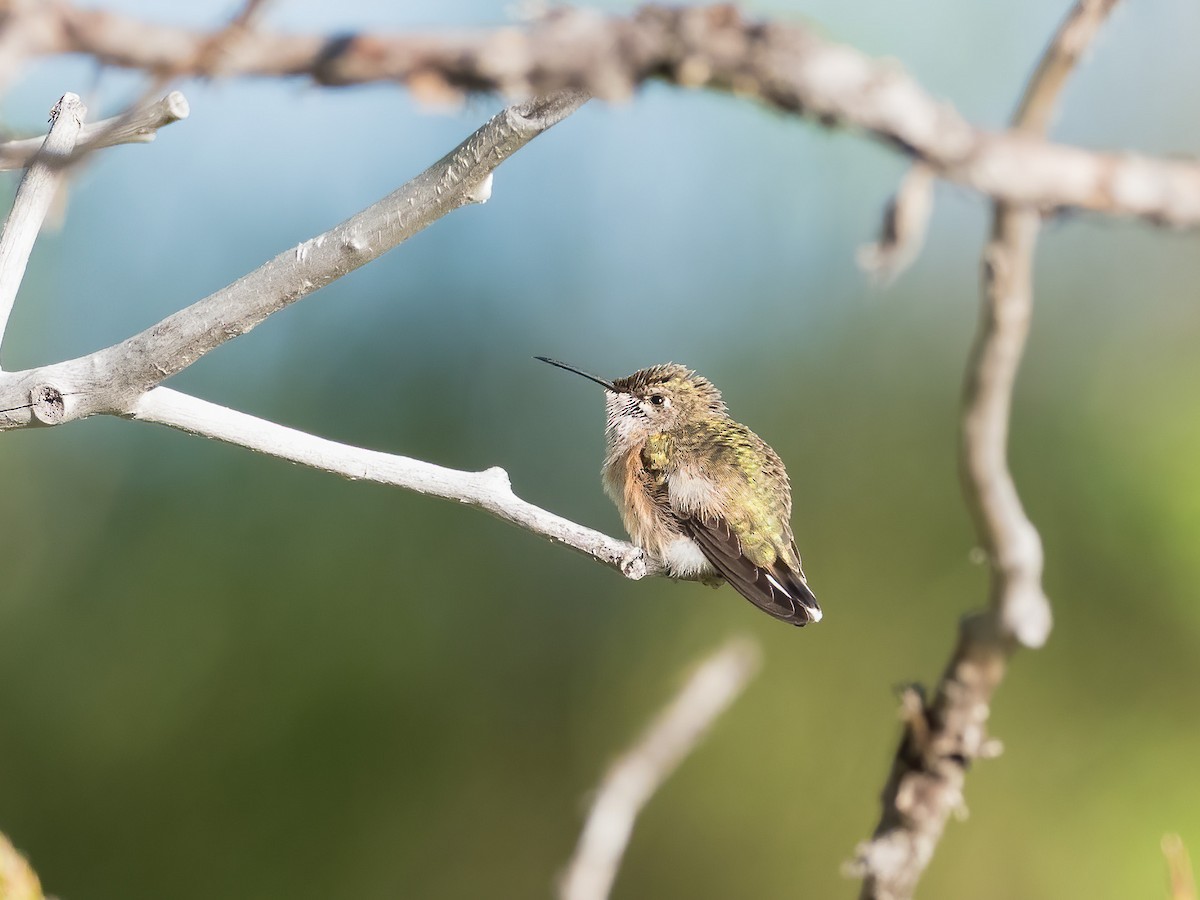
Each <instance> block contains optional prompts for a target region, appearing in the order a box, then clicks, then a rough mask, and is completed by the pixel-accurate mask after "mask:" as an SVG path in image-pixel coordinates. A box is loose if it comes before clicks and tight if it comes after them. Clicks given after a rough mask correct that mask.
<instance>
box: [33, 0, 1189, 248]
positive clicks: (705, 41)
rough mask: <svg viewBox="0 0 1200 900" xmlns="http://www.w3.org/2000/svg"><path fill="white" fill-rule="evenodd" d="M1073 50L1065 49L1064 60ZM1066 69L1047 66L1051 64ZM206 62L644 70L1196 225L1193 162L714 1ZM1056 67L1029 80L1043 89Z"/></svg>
mask: <svg viewBox="0 0 1200 900" xmlns="http://www.w3.org/2000/svg"><path fill="white" fill-rule="evenodd" d="M11 18H12V20H13V21H12V22H10V24H9V28H10V29H15V28H17V27H18V26H19V25H22V23H24V25H23V27H21V28H20V29H19V33H20V34H22V35H25V36H26V37H25V46H23V47H22V50H23V53H24V54H25V55H29V56H36V55H46V54H59V53H83V54H88V55H91V56H93V57H94V58H95V59H96V60H98V61H99V62H102V63H104V64H106V65H114V66H126V67H130V68H137V69H141V70H143V71H147V72H162V71H171V72H178V73H181V74H183V73H188V74H193V75H204V74H207V73H206V72H205V71H204V70H203V69H202V68H199V67H198V65H197V63H196V61H197V60H203V53H202V50H203V48H204V47H205V46H207V45H208V42H210V41H211V40H213V37H214V32H208V31H196V30H190V29H186V28H180V27H175V26H168V25H161V24H157V23H152V22H146V21H143V20H141V19H137V18H135V17H131V16H126V15H121V14H119V13H114V12H109V11H107V10H96V9H85V8H80V7H75V6H72V5H70V4H69V3H66V2H60V3H53V4H51V3H45V4H35V5H32V6H31V7H30V8H28V9H26V10H24V11H23V12H19V13H14V14H13V15H12V16H11ZM33 18H36V20H37V21H36V23H32V24H30V23H29V22H28V21H27V20H30V19H33ZM35 26H36V27H35ZM220 33H221V32H220V31H218V32H216V34H220ZM1074 53H1075V51H1074V50H1073V49H1072V48H1066V51H1065V52H1064V54H1063V56H1064V58H1068V57H1070V56H1071V55H1073V54H1074ZM1068 68H1069V66H1063V67H1061V69H1062V71H1063V72H1064V73H1065V71H1066V70H1067V69H1068ZM220 70H221V74H223V75H226V76H260V77H261V76H268V77H288V76H305V77H308V78H311V79H313V80H314V81H316V82H317V83H320V84H330V85H345V84H362V83H366V82H375V81H397V82H402V83H406V84H408V85H409V86H410V87H412V88H413V89H414V90H417V89H419V90H426V91H429V92H430V93H432V94H434V95H436V96H442V95H444V94H445V93H446V92H447V91H449V92H454V91H499V92H502V93H505V94H508V95H520V96H527V95H529V94H545V93H548V92H551V91H554V90H559V89H564V88H578V89H582V90H586V91H588V92H590V93H593V94H595V95H596V96H599V97H601V98H603V99H620V98H624V97H626V96H628V95H629V93H630V92H631V91H633V90H634V89H635V88H636V87H637V86H638V85H639V84H641V83H642V82H644V81H646V80H648V79H651V78H657V79H661V80H666V81H670V82H673V83H676V84H679V85H684V86H688V87H706V88H710V89H714V90H725V91H732V92H734V93H736V94H738V95H739V96H743V97H752V98H755V99H758V100H760V101H761V102H763V103H767V104H769V105H771V106H773V107H775V108H776V109H779V110H782V111H784V112H788V113H792V114H797V115H807V116H811V117H813V118H816V119H817V120H819V121H821V122H823V123H825V124H828V125H832V126H841V127H847V128H853V129H858V130H862V131H866V132H868V133H870V134H872V135H874V136H876V137H878V138H880V139H882V140H883V141H885V142H886V143H887V144H889V145H891V146H894V147H896V148H899V149H902V150H903V151H904V152H906V153H908V154H910V155H912V156H913V157H914V158H915V159H917V160H918V161H921V162H923V163H924V164H925V165H927V166H928V167H929V169H930V171H933V172H935V173H937V175H938V176H939V177H942V178H946V179H949V180H951V181H955V182H957V183H959V184H962V185H965V186H967V187H969V188H972V189H974V190H976V191H979V192H981V193H983V194H986V195H988V196H990V197H992V198H994V199H997V200H1003V201H1007V202H1011V203H1016V204H1024V205H1031V206H1038V207H1039V208H1043V209H1054V208H1060V207H1078V208H1081V209H1088V210H1094V211H1097V212H1101V213H1105V214H1108V215H1118V216H1135V217H1141V218H1145V219H1148V220H1150V221H1153V222H1156V223H1161V224H1168V225H1175V226H1188V227H1195V226H1197V225H1200V163H1197V162H1195V161H1185V160H1172V159H1158V158H1153V157H1147V156H1138V155H1134V154H1104V153H1094V152H1089V151H1086V150H1081V149H1078V148H1074V147H1066V146H1061V145H1055V144H1049V143H1046V142H1045V141H1044V140H1042V139H1041V138H1037V137H1034V136H1032V135H1030V134H1020V133H1016V132H1011V131H1010V132H1000V133H991V132H986V131H983V130H980V129H977V128H975V127H973V126H972V125H971V124H970V123H969V122H967V121H966V120H965V119H964V118H963V117H962V116H961V115H960V114H959V113H958V112H957V111H956V110H955V109H954V108H953V107H951V106H950V105H949V104H947V103H945V102H944V101H942V100H939V99H937V98H935V97H933V96H932V95H930V94H929V93H928V92H927V91H926V90H924V89H923V88H922V87H921V86H920V85H919V84H918V83H917V82H916V81H914V80H913V79H912V78H911V77H910V76H909V75H908V74H907V73H906V72H904V70H903V69H902V68H901V67H900V66H898V65H897V64H896V63H895V62H892V61H883V60H876V59H872V58H870V57H868V56H866V55H865V54H863V53H861V52H859V51H858V50H855V49H854V48H852V47H847V46H844V45H840V44H835V43H832V42H830V41H828V40H826V39H825V38H823V37H822V36H821V35H820V34H819V33H818V32H817V31H816V30H815V29H812V28H808V27H806V26H804V25H801V24H796V23H781V22H759V21H748V20H745V19H743V18H742V17H741V16H740V14H739V13H738V12H737V11H736V9H735V8H734V7H732V6H729V5H727V4H722V5H716V6H700V7H682V8H672V7H664V6H655V5H648V6H644V7H642V8H641V9H639V10H637V11H636V12H635V13H634V14H633V15H631V16H628V17H619V16H605V15H602V14H600V13H597V12H595V11H593V10H572V9H562V10H556V11H554V12H553V13H551V14H549V15H547V16H544V17H542V18H540V19H538V20H537V21H536V22H534V23H533V24H531V25H530V26H528V27H525V28H513V27H505V28H500V29H495V30H492V31H469V32H457V33H444V34H415V35H412V34H410V35H387V34H359V35H349V36H347V35H312V34H307V35H306V34H286V33H279V32H272V31H268V30H266V29H255V30H253V31H248V32H243V33H241V34H239V36H238V39H237V41H236V42H234V43H233V44H232V45H230V46H228V47H227V48H226V53H225V55H224V56H223V57H222V61H221V67H220ZM1058 71H1059V70H1058V69H1055V70H1053V71H1048V72H1047V73H1045V74H1044V75H1040V76H1039V78H1038V81H1039V82H1043V81H1044V83H1046V84H1049V85H1051V87H1053V84H1054V82H1055V80H1056V79H1058V78H1060V77H1061V76H1060V75H1059V74H1058Z"/></svg>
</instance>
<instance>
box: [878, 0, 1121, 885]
mask: <svg viewBox="0 0 1200 900" xmlns="http://www.w3.org/2000/svg"><path fill="white" fill-rule="evenodd" d="M1115 5H1116V0H1079V2H1078V3H1077V4H1076V5H1075V7H1074V8H1073V9H1072V11H1071V12H1070V14H1069V15H1068V16H1067V18H1066V20H1065V21H1064V22H1063V24H1062V26H1061V27H1060V28H1059V31H1058V33H1057V34H1056V35H1055V37H1054V40H1053V41H1052V42H1051V43H1050V46H1049V47H1048V48H1047V50H1046V53H1045V54H1044V56H1043V58H1042V61H1041V63H1040V64H1039V65H1038V67H1037V69H1036V71H1035V72H1034V75H1033V77H1032V79H1031V81H1030V84H1029V87H1028V88H1027V90H1026V92H1025V96H1024V98H1023V99H1022V101H1021V104H1020V106H1019V108H1018V111H1017V113H1016V115H1015V117H1014V127H1015V128H1016V129H1018V130H1021V131H1036V132H1041V131H1044V130H1045V129H1046V128H1047V126H1048V125H1049V120H1050V110H1051V109H1052V107H1053V105H1054V101H1055V100H1056V99H1057V97H1058V95H1059V93H1060V91H1061V89H1062V87H1063V84H1064V83H1065V81H1066V76H1067V74H1068V73H1069V71H1070V70H1071V68H1072V67H1073V66H1074V65H1075V64H1076V63H1077V62H1078V60H1079V58H1080V56H1081V55H1082V53H1083V51H1084V49H1085V48H1086V47H1087V46H1088V44H1089V43H1090V42H1091V40H1092V39H1093V37H1094V36H1095V35H1096V33H1097V32H1098V30H1099V28H1100V26H1101V24H1103V22H1104V20H1105V18H1106V17H1107V15H1108V13H1109V12H1110V11H1111V10H1112V8H1113V7H1114V6H1115ZM1038 225H1039V215H1038V212H1037V210H1034V209H1030V208H1028V207H1024V208H1022V207H1013V206H1010V205H1008V204H1005V203H997V204H996V209H995V212H994V217H993V225H992V236H991V240H990V241H989V243H988V246H987V249H986V250H985V252H984V260H983V304H982V310H981V313H980V322H979V331H978V334H977V336H976V340H975V345H974V348H973V350H972V353H971V358H970V360H969V362H968V365H967V374H966V386H965V390H964V402H963V413H962V435H961V438H962V440H961V460H962V472H963V489H964V494H965V495H966V499H967V503H968V505H969V506H970V507H971V509H972V511H973V513H974V516H975V523H976V530H977V532H978V535H979V541H980V543H981V544H982V545H983V547H984V549H985V550H986V551H987V558H988V562H989V570H990V575H991V589H990V604H989V606H988V608H987V609H986V610H985V611H983V612H980V613H976V614H975V615H972V616H969V617H968V618H967V619H965V620H964V621H963V623H962V625H961V627H960V631H959V637H958V644H957V646H956V647H955V649H954V652H953V654H952V655H951V657H950V661H949V663H948V664H947V666H946V671H945V673H944V674H943V676H942V680H941V682H940V683H939V684H938V687H937V690H936V692H935V694H934V696H933V699H932V701H931V702H929V703H928V704H926V703H925V701H924V699H923V698H922V697H921V696H920V695H919V694H917V693H910V694H909V695H908V698H909V700H910V701H911V702H909V703H908V704H907V705H906V720H907V721H906V724H905V728H904V734H903V737H902V738H901V741H900V747H899V749H898V750H897V753H896V757H895V760H894V762H893V764H892V771H891V774H890V775H889V777H888V782H887V785H886V786H885V788H884V792H883V812H882V815H881V817H880V821H879V825H878V827H877V828H876V830H875V834H874V836H873V837H872V838H871V840H870V841H869V842H866V843H864V844H862V845H861V846H860V847H859V848H858V853H857V860H856V863H855V868H856V870H857V871H858V873H859V874H861V876H862V877H863V887H862V893H861V895H860V896H861V897H862V898H863V900H907V898H909V897H911V896H912V895H913V892H914V890H915V889H916V885H917V882H918V880H919V879H920V877H921V874H922V873H923V872H924V870H925V867H926V866H927V865H928V864H929V860H930V859H931V858H932V856H933V852H934V850H935V849H936V847H937V843H938V841H939V840H940V838H941V835H942V831H943V829H944V827H945V824H946V820H947V819H948V817H949V816H950V814H951V813H952V812H953V811H954V810H956V809H958V808H959V807H961V806H962V804H963V784H964V781H965V777H966V770H967V767H968V766H969V765H970V764H971V762H972V761H973V760H975V759H978V758H980V757H982V756H986V755H989V754H990V753H991V752H993V751H994V747H995V745H994V743H993V742H991V741H989V739H988V737H987V730H986V724H987V719H988V716H989V714H990V705H991V700H992V695H993V694H994V692H995V690H996V688H997V687H998V686H999V684H1000V682H1001V680H1002V679H1003V677H1004V673H1005V670H1006V668H1007V665H1008V659H1009V656H1010V655H1011V654H1012V652H1013V650H1014V649H1015V648H1016V647H1017V646H1018V645H1024V646H1028V647H1039V646H1041V645H1042V643H1043V642H1044V641H1045V640H1046V638H1047V636H1048V635H1049V632H1050V624H1051V619H1050V604H1049V601H1048V600H1047V599H1046V596H1045V594H1044V593H1043V591H1042V584H1041V577H1042V547H1041V541H1040V539H1039V538H1038V534H1037V530H1036V529H1035V528H1034V526H1033V524H1032V523H1031V522H1030V521H1029V519H1028V517H1027V516H1026V515H1025V511H1024V509H1023V508H1022V505H1021V501H1020V498H1019V497H1018V496H1017V490H1016V486H1015V484H1014V483H1013V479H1012V474H1011V473H1010V472H1009V470H1008V463H1007V446H1008V424H1009V415H1010V411H1011V408H1012V396H1013V388H1014V385H1015V383H1016V377H1017V369H1018V367H1019V365H1020V361H1021V354H1022V351H1023V349H1024V346H1025V338H1026V335H1027V334H1028V331H1029V319H1030V314H1031V311H1032V304H1033V286H1032V268H1033V251H1034V246H1035V244H1036V241H1037V232H1038Z"/></svg>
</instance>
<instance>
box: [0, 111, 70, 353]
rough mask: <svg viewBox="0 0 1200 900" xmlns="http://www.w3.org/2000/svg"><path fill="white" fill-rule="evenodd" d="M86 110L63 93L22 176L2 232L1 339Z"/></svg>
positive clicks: (0, 280) (0, 263)
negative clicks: (32, 158)
mask: <svg viewBox="0 0 1200 900" xmlns="http://www.w3.org/2000/svg"><path fill="white" fill-rule="evenodd" d="M86 112H87V110H86V109H84V106H83V103H82V102H81V101H80V99H79V96H78V95H77V94H63V96H62V99H61V100H59V101H58V103H57V104H56V105H55V107H54V109H53V110H51V112H50V133H49V134H47V135H46V137H45V139H44V140H42V141H40V142H39V143H40V145H41V146H40V149H39V150H37V157H36V158H35V160H34V161H33V164H32V165H30V167H29V170H28V171H27V172H26V173H25V177H24V178H22V179H21V185H20V187H18V188H17V195H16V197H15V198H14V199H13V205H12V211H11V212H10V213H9V215H8V219H7V221H5V223H4V231H3V232H2V233H0V341H2V340H3V338H4V332H5V330H6V329H7V328H8V317H9V315H10V314H11V313H12V308H13V302H14V301H15V300H16V299H17V291H18V290H19V289H20V287H21V281H22V279H24V277H25V267H26V266H27V265H28V264H29V254H30V253H32V252H33V244H34V241H36V240H37V236H38V232H39V231H41V230H42V223H43V222H44V221H45V220H46V213H47V212H49V211H50V204H51V202H52V201H53V200H54V192H55V191H56V190H57V189H58V185H59V183H60V182H61V181H62V178H63V166H64V165H66V162H67V160H68V159H69V158H70V156H71V152H72V151H73V150H74V149H75V142H76V140H77V139H78V137H79V131H80V129H81V128H82V127H83V117H84V114H85V113H86ZM0 371H2V370H0Z"/></svg>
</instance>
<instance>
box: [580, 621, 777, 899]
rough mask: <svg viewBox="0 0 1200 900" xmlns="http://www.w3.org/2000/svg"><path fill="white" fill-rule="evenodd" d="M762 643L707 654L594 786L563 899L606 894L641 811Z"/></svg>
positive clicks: (749, 673) (738, 686)
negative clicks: (640, 734) (602, 778)
mask: <svg viewBox="0 0 1200 900" xmlns="http://www.w3.org/2000/svg"><path fill="white" fill-rule="evenodd" d="M759 657H760V651H759V649H758V646H757V645H756V644H754V643H751V642H750V641H747V640H745V639H735V640H733V641H730V642H729V643H728V644H726V645H725V646H723V647H721V648H720V649H719V650H717V651H716V652H715V653H713V654H712V655H711V656H709V657H708V658H707V659H705V660H704V661H703V662H702V663H700V665H699V666H698V667H697V668H696V670H695V671H694V672H693V673H692V676H691V677H690V678H689V679H688V680H687V683H686V684H684V686H683V688H682V690H680V692H679V693H678V694H677V695H676V697H675V699H674V700H672V701H671V704H670V706H668V707H667V708H666V709H664V710H663V711H662V712H660V713H659V714H658V716H657V717H656V718H655V719H654V721H653V722H651V723H650V727H649V728H647V729H646V732H645V733H644V734H643V735H642V736H641V738H639V739H638V742H637V743H636V744H635V745H634V746H633V747H632V748H630V749H629V750H628V751H627V752H626V753H625V754H624V755H623V756H621V757H620V758H619V759H618V760H617V761H616V762H615V763H613V765H612V766H611V767H610V768H609V770H608V773H607V774H606V775H605V776H604V780H603V781H602V782H601V783H600V787H599V788H598V789H597V791H596V797H595V799H594V800H593V802H592V808H591V810H590V811H589V812H588V817H587V822H586V823H585V824H584V827H583V833H582V834H580V836H579V843H578V845H576V847H575V853H574V855H573V856H572V857H571V861H570V863H569V864H568V866H567V870H566V873H565V874H564V876H563V879H562V881H561V883H560V886H559V897H560V898H561V900H605V898H606V897H608V894H609V891H610V890H611V889H612V885H613V881H614V880H615V879H616V876H617V869H618V868H619V867H620V865H621V857H622V856H623V855H624V853H625V848H626V846H627V845H628V844H629V836H630V834H632V832H633V826H634V823H635V822H636V821H637V817H638V814H639V813H640V812H641V811H642V808H643V807H644V806H645V805H646V803H647V801H649V799H650V798H651V797H652V796H654V792H655V791H657V790H658V789H659V788H660V787H661V786H662V784H663V783H664V782H665V781H666V780H667V779H668V778H670V777H671V773H673V772H674V771H675V769H677V768H678V767H679V764H680V763H681V762H683V760H684V759H685V758H686V757H687V755H688V754H689V753H691V752H692V751H693V750H694V749H695V748H696V746H697V744H699V743H700V740H701V739H702V738H703V737H704V735H705V734H706V733H707V732H708V730H709V729H710V728H711V727H712V724H713V722H715V721H716V719H717V717H718V716H720V715H721V713H723V712H724V711H725V710H726V709H728V708H729V706H730V705H731V704H732V703H733V702H734V701H735V700H736V699H737V698H738V697H739V696H740V695H741V693H742V691H743V690H744V689H745V687H746V685H747V683H748V682H749V681H750V679H751V678H752V677H754V675H755V673H756V672H757V671H758V667H759Z"/></svg>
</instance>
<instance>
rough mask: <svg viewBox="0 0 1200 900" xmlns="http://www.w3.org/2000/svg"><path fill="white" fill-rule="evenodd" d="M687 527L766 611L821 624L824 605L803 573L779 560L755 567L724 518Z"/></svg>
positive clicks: (741, 589)
mask: <svg viewBox="0 0 1200 900" xmlns="http://www.w3.org/2000/svg"><path fill="white" fill-rule="evenodd" d="M684 525H685V526H686V528H687V530H688V534H689V535H690V536H691V538H692V540H694V541H695V542H696V544H697V545H698V546H699V547H700V550H701V552H702V553H703V554H704V555H705V557H707V559H708V561H709V562H710V563H712V564H713V567H714V568H715V569H716V570H717V571H718V572H720V573H721V574H722V575H723V576H724V577H725V580H726V581H728V582H729V584H730V585H731V586H732V587H733V589H734V590H735V591H737V592H738V593H739V594H741V595H742V596H743V597H745V598H746V599H747V600H749V601H750V602H751V603H753V604H754V605H755V606H757V607H758V608H759V609H761V610H762V611H763V612H765V613H767V614H768V615H771V616H774V617H775V618H776V619H779V620H780V621H782V622H788V623H789V624H792V625H798V626H800V627H804V626H805V625H807V624H808V623H809V622H820V621H821V605H820V604H819V603H817V598H816V595H815V594H813V592H812V590H811V589H810V588H809V586H808V582H806V581H805V580H804V575H803V574H802V573H800V572H797V571H795V570H793V569H792V568H791V567H789V566H788V565H787V564H786V563H785V562H784V561H783V560H782V559H779V558H777V559H776V560H775V561H774V562H773V563H772V564H771V565H769V566H759V565H755V563H754V562H753V560H751V559H750V558H749V557H747V556H746V554H745V553H744V552H743V551H742V545H741V541H739V540H738V538H737V535H736V534H734V532H733V529H731V528H730V527H729V523H728V522H726V521H725V520H724V519H717V520H715V521H710V522H705V521H702V520H700V519H696V518H689V519H686V520H684Z"/></svg>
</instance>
